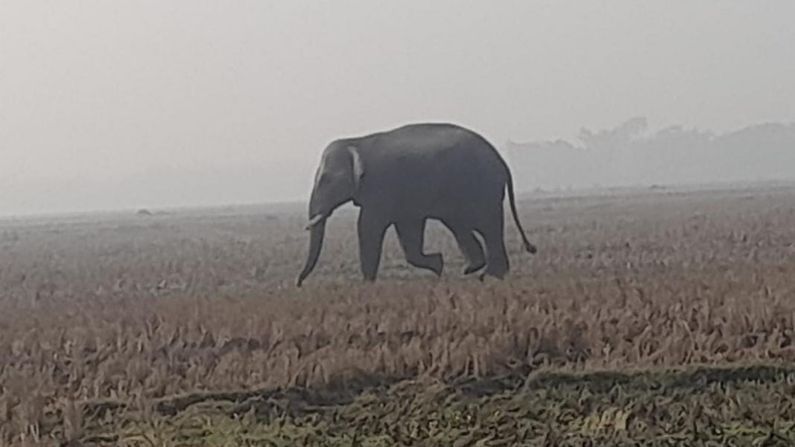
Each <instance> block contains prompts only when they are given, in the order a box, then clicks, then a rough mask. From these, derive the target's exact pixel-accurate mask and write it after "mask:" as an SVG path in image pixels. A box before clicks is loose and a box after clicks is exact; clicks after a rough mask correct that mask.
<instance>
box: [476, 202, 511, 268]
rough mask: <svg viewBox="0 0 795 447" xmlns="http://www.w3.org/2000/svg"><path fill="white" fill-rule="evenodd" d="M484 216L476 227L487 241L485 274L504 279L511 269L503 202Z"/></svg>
mask: <svg viewBox="0 0 795 447" xmlns="http://www.w3.org/2000/svg"><path fill="white" fill-rule="evenodd" d="M484 217H485V218H486V219H485V220H484V222H482V223H481V224H480V225H478V227H477V229H476V230H477V231H478V232H479V233H480V234H481V235H482V236H483V241H484V242H485V243H486V254H487V261H486V270H485V271H484V272H483V275H491V276H494V277H495V278H499V279H502V278H504V277H505V275H506V274H507V273H508V270H510V264H509V262H508V253H507V251H506V249H505V223H504V221H505V217H504V214H503V209H502V204H500V206H498V207H495V210H494V211H492V212H491V213H488V214H486V215H485V216H484ZM483 275H482V276H483ZM482 276H481V279H482Z"/></svg>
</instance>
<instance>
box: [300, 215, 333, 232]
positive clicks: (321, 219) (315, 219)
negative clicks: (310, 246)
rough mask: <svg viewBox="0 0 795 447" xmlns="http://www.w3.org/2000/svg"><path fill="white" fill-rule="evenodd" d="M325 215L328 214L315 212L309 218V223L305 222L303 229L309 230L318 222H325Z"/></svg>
mask: <svg viewBox="0 0 795 447" xmlns="http://www.w3.org/2000/svg"><path fill="white" fill-rule="evenodd" d="M327 217H328V216H326V215H325V214H315V216H314V217H312V218H311V219H309V223H307V224H306V227H305V228H304V229H305V230H307V231H308V230H311V229H312V228H314V227H316V226H317V225H318V224H319V223H321V222H325V220H326V218H327Z"/></svg>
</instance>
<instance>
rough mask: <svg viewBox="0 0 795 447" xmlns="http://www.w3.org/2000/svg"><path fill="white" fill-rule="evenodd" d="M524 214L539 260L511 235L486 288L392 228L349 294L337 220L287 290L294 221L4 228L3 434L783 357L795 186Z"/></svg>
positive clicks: (351, 264) (353, 277)
mask: <svg viewBox="0 0 795 447" xmlns="http://www.w3.org/2000/svg"><path fill="white" fill-rule="evenodd" d="M520 209H521V210H522V212H523V215H524V217H523V219H524V223H525V226H526V227H528V229H530V237H531V240H533V241H534V242H537V243H538V245H539V247H540V253H539V255H537V256H536V257H529V256H527V255H525V254H522V253H520V244H519V242H518V238H517V235H516V233H515V231H514V229H513V227H512V226H511V225H509V232H508V239H509V240H508V245H509V247H510V249H511V250H510V251H511V261H512V264H513V265H512V269H513V275H512V276H511V277H510V278H509V279H508V280H506V281H504V282H496V281H492V282H487V283H486V284H481V283H479V282H477V281H476V280H474V279H471V278H466V279H465V278H460V275H458V272H460V271H461V270H462V269H463V263H462V260H461V257H460V255H459V253H458V252H457V249H456V248H455V246H454V244H453V240H452V237H451V236H449V235H448V234H447V233H445V232H444V231H442V230H441V229H440V228H439V226H436V225H432V226H431V228H430V229H429V233H430V234H429V241H428V245H429V247H428V250H441V251H442V252H443V253H444V254H445V256H446V258H447V259H448V260H449V261H448V265H447V266H446V272H447V276H446V277H445V279H443V280H441V281H438V280H435V279H432V278H429V277H428V275H426V274H423V273H421V272H418V271H416V270H413V269H410V268H408V267H406V266H405V262H404V261H403V260H402V254H401V253H400V252H399V249H398V248H397V244H396V243H395V240H394V237H393V236H391V235H390V240H389V241H388V243H387V248H386V253H385V260H384V263H383V264H382V275H381V281H380V282H378V283H376V284H375V285H363V284H361V283H360V281H359V279H358V278H359V276H358V267H357V263H358V261H357V259H356V256H355V250H356V247H355V244H354V242H353V241H354V239H355V233H354V231H353V225H352V220H351V216H350V213H342V215H341V216H340V217H339V218H336V219H334V220H333V221H332V222H331V223H330V225H329V234H328V235H327V239H328V243H327V244H326V248H325V251H324V254H323V256H322V258H321V261H320V262H321V263H320V265H319V269H318V271H317V273H316V275H314V276H312V277H310V279H309V280H308V281H307V285H306V286H305V288H303V289H295V288H293V287H292V283H293V281H294V277H295V274H296V273H297V272H298V271H299V270H300V267H301V263H302V261H303V256H304V249H305V244H306V240H305V236H306V235H305V234H304V232H303V231H301V228H302V225H301V224H302V223H303V219H304V215H303V214H304V213H303V210H297V211H296V210H286V211H278V212H276V211H272V210H269V211H262V210H257V209H255V210H249V211H245V212H244V211H240V210H232V211H225V212H220V211H219V212H215V213H188V212H183V213H178V214H173V215H155V216H134V215H133V216H130V217H126V216H104V217H103V218H101V219H98V218H94V220H91V221H88V220H82V219H79V218H74V219H71V220H60V221H24V222H2V223H0V250H2V251H0V441H2V442H4V443H9V442H20V443H28V444H36V443H39V442H44V443H46V442H47V440H51V439H60V440H69V439H80V438H83V437H84V436H86V433H87V431H90V427H92V426H94V425H96V424H97V423H98V422H97V421H99V420H101V418H102V417H111V418H113V417H117V415H118V414H119V412H125V411H128V412H131V411H135V412H137V413H138V414H148V413H147V412H149V413H151V412H154V413H158V414H163V413H164V412H165V413H168V412H169V411H177V410H181V409H183V408H184V407H186V406H188V405H189V404H190V403H192V402H194V401H196V402H197V401H199V400H201V396H203V395H206V393H213V392H228V391H242V390H260V391H258V392H264V391H263V390H269V389H279V388H288V387H294V388H295V387H297V388H310V389H318V390H320V389H334V390H342V389H346V388H350V387H354V385H355V387H365V386H366V385H368V384H369V385H372V384H386V383H396V382H398V381H401V380H408V379H417V378H423V379H434V380H440V381H442V382H443V383H456V382H457V381H460V380H464V379H468V378H490V377H496V376H502V375H517V374H518V375H520V376H524V375H527V374H528V373H531V372H533V371H536V370H539V369H544V368H546V369H552V370H559V371H584V370H593V369H608V370H627V369H649V368H658V367H673V366H682V365H695V364H705V363H708V364H721V365H733V364H739V363H748V362H765V363H775V362H791V361H793V360H795V347H794V345H793V342H792V337H793V329H795V300H793V298H795V281H793V279H792V278H795V245H793V244H795V190H792V189H788V188H782V189H753V190H750V189H749V190H742V191H724V192H699V193H690V194H679V193H665V192H656V193H653V194H652V193H643V194H640V193H634V194H629V195H621V196H616V197H589V198H576V197H573V198H572V197H570V198H544V197H536V198H533V199H531V200H526V201H523V202H522V203H521V204H520ZM268 213H271V214H268ZM202 393H205V394H202ZM179 395H182V396H187V397H186V399H187V401H185V402H187V404H186V405H184V406H183V407H182V408H177V409H176V410H175V409H172V410H168V408H166V407H162V406H161V407H158V406H157V405H156V404H157V402H166V401H168V402H172V401H173V396H179ZM197 396H198V397H199V398H198V400H195V399H196V398H197ZM210 396H212V394H211V395H210ZM164 399H165V400H164ZM191 399H194V401H191Z"/></svg>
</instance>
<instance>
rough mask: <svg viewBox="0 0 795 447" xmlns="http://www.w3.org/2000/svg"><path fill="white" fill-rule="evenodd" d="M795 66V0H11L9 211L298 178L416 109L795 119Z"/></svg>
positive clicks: (524, 121) (243, 189)
mask: <svg viewBox="0 0 795 447" xmlns="http://www.w3.org/2000/svg"><path fill="white" fill-rule="evenodd" d="M793 79H795V2H793V1H789V0H779V1H775V0H769V1H761V2H758V1H747V0H742V1H740V0H713V1H707V0H700V1H690V0H678V1H667V0H666V1H663V0H658V1H653V2H652V1H643V2H640V1H637V0H626V1H618V0H615V1H595V0H594V1H587V2H585V1H579V0H578V1H561V0H554V1H552V0H550V1H527V0H521V1H519V0H517V1H508V0H500V1H493V2H487V1H477V2H476V1H464V0H460V1H453V0H433V1H428V0H411V1H409V0H401V1H391V2H387V1H372V0H358V1H351V0H335V1H306V0H281V1H263V0H260V1H239V0H236V1H234V2H222V1H206V0H168V1H163V0H146V1H143V0H137V1H134V2H133V1H128V2H121V1H116V2H109V1H89V0H79V1H76V0H74V1H67V0H59V1H37V0H0V215H8V214H16V213H38V212H55V211H78V210H92V209H106V208H137V207H144V206H145V207H159V206H180V205H205V204H207V205H213V204H225V203H248V202H263V201H271V200H295V199H304V198H306V196H307V194H308V191H309V188H310V187H311V181H312V176H313V171H314V169H315V166H316V163H317V161H318V157H319V154H320V151H321V150H322V149H323V147H324V146H325V144H326V143H328V142H329V141H330V140H331V139H333V138H336V137H340V136H350V135H356V134H360V133H366V132H371V131H376V130H383V129H386V128H391V127H395V126H397V125H400V124H404V123H406V122H410V121H422V120H444V121H454V122H458V123H461V124H464V125H467V126H470V127H472V128H474V129H475V130H478V131H480V132H482V133H483V134H484V135H485V136H486V137H488V138H489V139H491V140H492V141H493V142H494V143H495V144H497V145H501V144H502V143H504V142H505V141H506V140H508V139H511V140H514V141H525V140H534V139H546V138H556V137H567V138H568V137H572V136H574V135H575V134H576V133H577V131H578V130H579V128H580V127H582V126H586V127H589V128H592V129H599V128H603V127H612V126H614V125H616V124H618V123H619V122H621V121H623V120H625V119H627V118H629V117H632V116H636V115H643V116H647V117H648V118H649V121H650V124H651V125H652V126H653V127H660V126H666V125H671V124H683V125H686V126H698V127H702V128H709V129H713V130H716V131H721V130H727V129H733V128H737V127H741V126H744V125H748V124H753V123H758V122H764V121H792V120H795V82H793Z"/></svg>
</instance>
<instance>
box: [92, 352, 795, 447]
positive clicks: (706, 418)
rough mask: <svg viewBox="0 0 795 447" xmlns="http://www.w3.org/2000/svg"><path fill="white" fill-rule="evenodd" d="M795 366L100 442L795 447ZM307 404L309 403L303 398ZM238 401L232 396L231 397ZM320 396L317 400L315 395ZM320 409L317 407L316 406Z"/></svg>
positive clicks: (580, 384) (368, 393)
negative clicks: (763, 446) (784, 446)
mask: <svg viewBox="0 0 795 447" xmlns="http://www.w3.org/2000/svg"><path fill="white" fill-rule="evenodd" d="M794 377H795V369H792V368H786V367H779V366H747V367H737V368H707V367H702V368H690V369H684V370H669V371H648V372H637V373H634V374H633V373H611V372H594V373H587V374H577V373H571V374H568V373H560V372H556V373H537V374H534V375H532V376H531V377H528V378H527V379H525V380H520V379H519V378H517V377H505V378H502V379H492V380H483V381H477V380H470V381H467V382H462V383H457V384H444V383H441V382H438V381H430V380H428V381H422V380H414V381H402V382H398V383H394V384H392V385H383V386H377V387H373V388H371V389H368V390H365V391H363V392H361V393H360V394H358V395H357V396H356V397H355V398H353V399H351V400H348V399H344V400H342V401H340V403H334V402H331V401H329V399H327V397H328V395H326V398H324V399H322V402H321V403H320V404H317V402H314V403H313V402H312V401H313V399H312V398H311V396H309V394H307V393H303V394H301V393H295V392H274V393H269V394H263V395H260V396H255V395H248V396H245V397H244V398H241V399H229V400H224V399H219V400H215V399H196V401H195V403H194V404H192V405H188V406H186V407H185V408H184V409H182V411H180V412H178V413H176V414H162V413H158V412H157V411H156V407H157V405H154V404H153V405H152V406H150V407H149V408H150V410H149V411H127V412H124V413H122V414H119V415H117V416H116V417H113V418H112V419H113V421H114V424H112V425H106V424H103V425H95V426H94V428H93V429H92V430H89V431H91V432H92V433H88V432H87V433H86V435H85V436H84V437H83V439H82V440H83V443H84V444H93V445H130V446H138V445H142V446H143V445H147V446H148V445H174V446H176V445H180V446H194V445H195V446H199V445H201V446H205V445H211V446H231V445H258V446H259V445H262V446H292V445H318V446H394V445H427V446H448V445H449V446H501V445H505V446H509V445H511V446H512V445H519V446H521V445H528V446H530V445H577V446H581V445H765V446H773V445H793V444H794V443H795V380H793V378H794ZM302 396H303V397H302ZM227 397H231V395H228V396H227ZM315 400H316V399H315ZM316 401H317V400H316Z"/></svg>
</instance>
